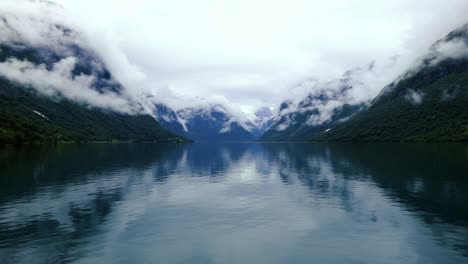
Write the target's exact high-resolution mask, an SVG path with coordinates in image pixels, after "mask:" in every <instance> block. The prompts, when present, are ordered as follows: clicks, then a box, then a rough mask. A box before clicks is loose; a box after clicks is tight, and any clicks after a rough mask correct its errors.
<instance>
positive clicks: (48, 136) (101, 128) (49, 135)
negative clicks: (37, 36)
mask: <svg viewBox="0 0 468 264" xmlns="http://www.w3.org/2000/svg"><path fill="white" fill-rule="evenodd" d="M35 111H37V112H39V113H41V114H43V115H44V116H45V117H42V116H41V115H39V114H38V113H37V112H35ZM91 141H108V142H110V141H156V142H168V141H174V142H181V141H185V139H183V138H180V137H178V136H177V135H175V134H173V133H171V132H168V131H167V130H165V129H164V128H162V127H161V126H160V125H159V123H158V122H157V121H156V120H154V119H153V118H152V117H151V116H149V115H126V114H118V113H115V112H111V111H107V110H101V109H97V108H90V107H88V106H86V105H83V104H79V103H76V102H73V101H70V100H66V99H63V98H51V97H46V96H42V95H40V94H38V93H37V92H36V91H35V90H34V89H31V88H28V87H23V86H20V85H17V84H14V83H12V82H9V81H7V80H4V79H0V144H25V143H28V144H30V143H46V142H48V143H56V142H91Z"/></svg>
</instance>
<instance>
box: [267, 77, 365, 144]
mask: <svg viewBox="0 0 468 264" xmlns="http://www.w3.org/2000/svg"><path fill="white" fill-rule="evenodd" d="M359 70H361V69H355V71H359ZM352 75H353V71H348V72H346V73H345V74H344V75H343V77H342V78H340V79H338V80H334V81H330V82H327V83H319V82H316V81H314V80H308V81H306V82H304V83H302V84H301V85H302V86H305V87H307V88H309V89H310V92H308V94H307V95H306V96H305V98H303V99H302V100H299V101H297V100H286V101H284V102H283V103H281V105H280V107H279V111H278V114H277V116H276V117H275V118H274V120H275V122H274V124H273V125H272V126H271V128H270V129H268V130H267V131H266V132H265V133H264V134H263V135H262V137H261V140H262V141H301V140H302V138H303V136H305V135H310V134H316V133H322V132H325V131H329V130H330V129H332V128H333V127H334V126H335V125H336V124H339V123H341V122H344V121H346V120H348V119H349V118H350V117H351V116H352V115H354V114H355V113H357V112H358V111H360V110H362V109H364V107H365V104H363V103H359V102H356V101H354V100H353V98H352V96H350V95H349V91H351V89H352V84H351V81H350V80H351V76H352Z"/></svg>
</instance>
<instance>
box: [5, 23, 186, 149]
mask: <svg viewBox="0 0 468 264" xmlns="http://www.w3.org/2000/svg"><path fill="white" fill-rule="evenodd" d="M10 19H18V18H16V17H11V16H0V26H1V28H2V30H1V32H0V143H39V142H57V141H113V140H119V141H177V142H179V141H185V139H183V138H181V137H179V136H176V135H175V134H173V133H171V132H169V131H167V130H165V129H164V128H163V127H162V126H161V125H160V124H159V123H158V122H157V121H156V120H155V119H154V118H153V117H151V116H150V115H148V114H146V113H145V112H144V108H143V106H141V105H140V104H139V103H137V102H134V101H131V100H130V98H129V97H128V96H127V95H125V93H124V91H125V89H124V87H123V86H122V85H121V84H120V83H119V82H118V81H116V80H115V79H114V78H113V77H112V75H111V73H110V72H109V71H108V70H107V68H106V66H105V64H104V63H103V62H102V60H101V59H100V58H99V56H97V54H96V53H94V52H93V51H92V50H90V49H89V48H87V47H86V45H85V44H84V43H83V42H80V41H73V40H72V39H75V38H76V33H75V32H73V31H72V30H71V29H68V28H65V27H62V26H60V25H49V26H50V27H51V30H53V34H51V38H50V41H51V43H53V44H50V43H47V44H46V43H32V42H30V41H27V40H26V39H25V38H24V37H23V35H22V34H21V33H20V32H18V31H16V30H15V29H14V28H13V27H12V26H11V24H10ZM16 22H18V21H16Z"/></svg>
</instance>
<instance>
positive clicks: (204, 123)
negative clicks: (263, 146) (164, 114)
mask: <svg viewBox="0 0 468 264" xmlns="http://www.w3.org/2000/svg"><path fill="white" fill-rule="evenodd" d="M177 115H178V116H179V118H180V119H179V120H180V122H181V124H184V126H185V128H186V130H185V131H182V132H181V133H180V134H183V135H187V136H188V137H189V138H190V139H193V140H195V141H251V140H253V139H254V137H253V135H252V133H251V132H250V131H249V130H248V127H247V126H246V125H244V124H243V123H242V122H241V121H239V120H238V119H237V118H236V117H235V116H234V115H233V114H232V113H231V112H230V111H229V110H228V109H227V108H226V107H224V106H222V105H221V104H206V105H203V106H196V107H187V108H184V109H181V110H179V111H177ZM174 132H175V131H174Z"/></svg>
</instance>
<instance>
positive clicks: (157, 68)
mask: <svg viewBox="0 0 468 264" xmlns="http://www.w3.org/2000/svg"><path fill="white" fill-rule="evenodd" d="M54 2H57V3H59V4H60V5H61V6H62V7H59V6H52V7H50V5H47V7H45V6H44V5H40V6H39V5H37V3H36V4H30V3H29V2H28V1H20V0H3V1H2V2H1V3H0V11H2V12H6V13H9V14H15V15H18V16H19V15H22V16H27V17H35V18H36V22H37V23H36V22H35V23H34V27H30V25H27V24H24V25H23V24H19V25H17V26H18V27H19V28H21V29H22V31H24V32H23V34H24V36H25V37H27V38H28V40H29V41H31V42H41V41H50V39H54V38H51V37H50V36H48V35H47V34H45V32H46V31H44V30H46V29H47V28H46V25H47V23H42V22H39V21H43V22H56V23H64V24H66V25H70V27H72V28H74V29H77V31H78V32H80V33H82V34H81V37H82V38H83V40H84V41H85V42H86V43H89V46H91V47H92V48H93V49H95V50H96V51H97V52H98V54H99V55H100V56H102V58H103V59H104V61H105V63H106V66H107V67H108V68H109V69H110V71H111V72H112V73H113V74H114V76H115V77H116V78H117V79H118V80H119V81H120V82H121V83H122V84H123V85H124V86H125V87H126V88H127V89H126V93H127V94H128V96H129V97H131V98H135V99H137V100H138V99H141V98H146V95H147V93H150V94H152V95H154V96H155V100H159V101H164V102H168V103H169V105H171V106H173V107H175V108H182V107H183V106H184V105H187V104H190V102H191V101H192V100H193V98H194V97H196V96H198V97H204V98H207V99H208V100H212V99H213V98H215V99H213V100H217V99H219V98H222V99H221V100H222V101H223V102H224V103H226V104H228V105H230V107H231V108H233V109H236V111H238V112H240V111H241V110H240V109H242V110H243V111H244V112H247V113H250V114H251V113H253V112H254V111H255V110H256V109H257V108H258V107H260V106H269V107H277V106H278V105H279V103H280V102H281V101H283V100H284V99H285V98H291V97H294V96H296V95H297V96H299V95H301V94H303V92H298V89H297V88H295V87H296V84H297V83H300V82H301V81H302V80H306V79H315V80H318V81H319V82H320V83H326V82H327V81H328V80H333V79H336V78H339V77H340V76H341V75H342V73H343V72H345V71H347V70H349V69H353V68H356V67H359V66H362V65H367V64H368V63H369V62H371V61H374V62H375V66H374V68H373V70H372V71H362V72H360V73H359V75H358V74H355V76H354V79H353V80H352V81H353V82H354V83H353V86H355V87H356V89H353V90H352V91H350V93H349V94H348V96H347V99H349V100H356V101H359V100H361V101H362V100H368V99H370V98H372V97H374V96H376V95H377V94H378V93H379V91H380V90H381V89H382V88H383V87H384V86H385V85H386V84H387V83H389V82H391V81H392V80H393V79H394V78H396V77H397V76H398V75H399V74H401V73H402V72H403V71H404V70H405V69H407V68H408V67H409V66H410V65H411V64H412V63H413V62H414V60H415V59H416V58H418V57H420V56H421V55H423V54H424V52H425V51H426V50H427V49H428V48H429V47H430V45H431V44H432V43H434V42H435V41H436V40H438V39H440V38H441V37H443V36H445V35H446V34H447V33H448V32H449V31H451V30H453V29H455V28H457V27H459V26H460V25H462V24H464V23H466V22H467V21H466V14H467V13H468V4H467V3H466V0H446V1H440V0H412V1H408V0H391V1H374V0H328V1H311V0H277V1H267V0H236V1H234V0H225V1H216V0H198V1H195V0H172V1H165V0H134V1H131V2H129V1H126V0H101V1H94V0H80V1H75V0H56V1H54ZM41 23H42V24H43V25H42V24H41ZM36 26H40V27H41V30H37V29H35V27H36ZM10 37H11V36H10ZM395 58H398V59H395ZM306 88H307V87H306ZM296 98H297V97H296Z"/></svg>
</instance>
